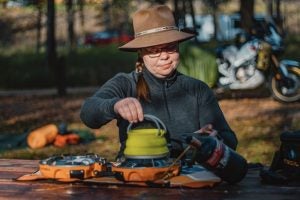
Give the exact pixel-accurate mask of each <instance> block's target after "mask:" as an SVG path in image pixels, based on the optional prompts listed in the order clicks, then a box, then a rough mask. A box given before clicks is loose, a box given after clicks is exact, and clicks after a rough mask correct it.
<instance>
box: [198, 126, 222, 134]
mask: <svg viewBox="0 0 300 200" xmlns="http://www.w3.org/2000/svg"><path fill="white" fill-rule="evenodd" d="M196 133H200V134H208V135H209V136H217V134H218V132H217V131H216V130H215V129H213V125H212V124H206V125H205V126H203V127H202V128H201V129H200V130H198V131H196Z"/></svg>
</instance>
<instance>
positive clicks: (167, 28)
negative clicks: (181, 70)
mask: <svg viewBox="0 0 300 200" xmlns="http://www.w3.org/2000/svg"><path fill="white" fill-rule="evenodd" d="M132 19H133V29H134V39H133V40H131V41H129V42H128V43H126V44H124V45H123V46H121V47H119V49H120V50H123V51H137V50H138V49H141V48H145V47H150V46H155V45H161V44H166V43H172V42H182V41H185V40H188V39H190V38H192V37H194V36H195V35H194V34H190V33H186V32H182V31H179V30H178V28H177V27H176V24H175V20H174V16H173V13H172V11H171V9H170V8H169V7H168V6H165V5H156V6H152V7H150V8H146V9H141V10H138V11H137V12H136V13H134V14H133V17H132Z"/></svg>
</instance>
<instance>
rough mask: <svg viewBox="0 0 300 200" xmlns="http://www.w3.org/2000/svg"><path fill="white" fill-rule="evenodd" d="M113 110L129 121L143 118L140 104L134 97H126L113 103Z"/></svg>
mask: <svg viewBox="0 0 300 200" xmlns="http://www.w3.org/2000/svg"><path fill="white" fill-rule="evenodd" d="M114 110H115V112H116V113H117V114H119V115H120V116H121V117H122V118H123V119H126V120H128V121H129V122H130V123H132V122H134V123H136V122H138V121H143V120H144V113H143V109H142V106H141V104H140V102H139V101H138V100H137V99H136V98H132V97H128V98H125V99H122V100H120V101H118V102H117V103H116V104H115V105H114Z"/></svg>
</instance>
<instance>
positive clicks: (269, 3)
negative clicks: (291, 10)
mask: <svg viewBox="0 0 300 200" xmlns="http://www.w3.org/2000/svg"><path fill="white" fill-rule="evenodd" d="M266 4H267V16H268V17H270V18H271V17H273V0H267V2H266Z"/></svg>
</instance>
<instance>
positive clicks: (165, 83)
mask: <svg viewBox="0 0 300 200" xmlns="http://www.w3.org/2000/svg"><path fill="white" fill-rule="evenodd" d="M167 86H168V82H167V81H164V87H163V96H164V102H165V107H166V109H167V113H168V118H169V119H170V118H171V115H170V110H169V106H168V99H167V93H166V88H167Z"/></svg>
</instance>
